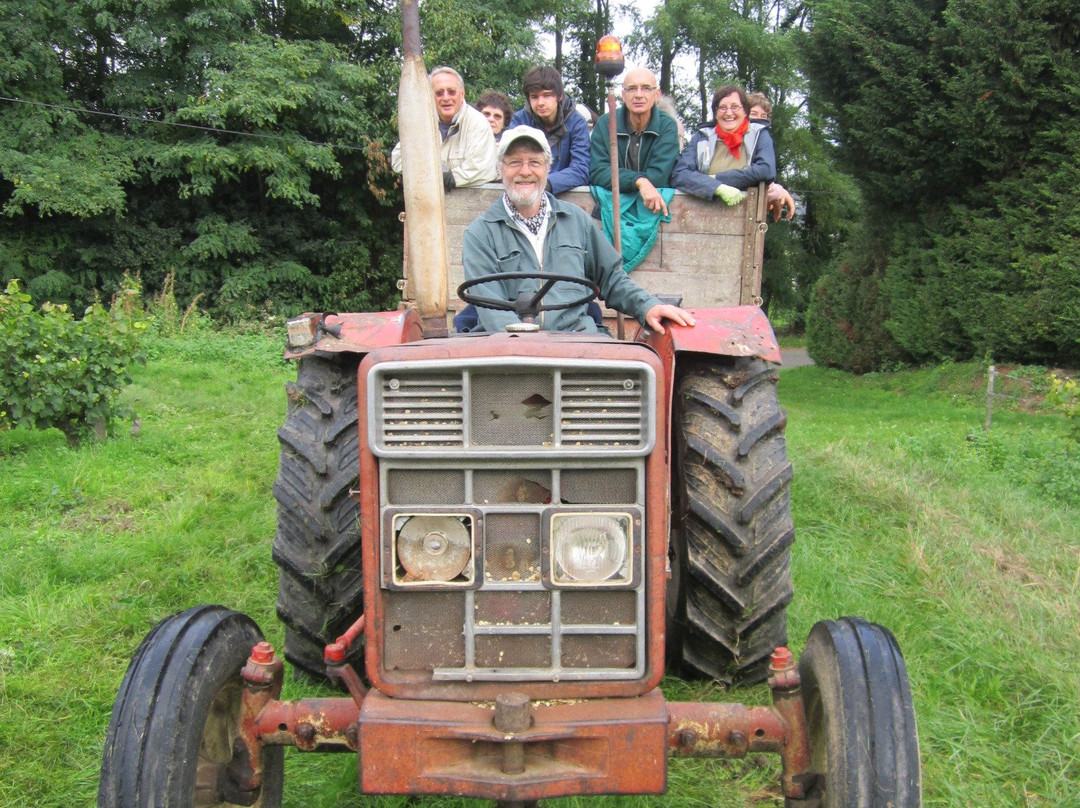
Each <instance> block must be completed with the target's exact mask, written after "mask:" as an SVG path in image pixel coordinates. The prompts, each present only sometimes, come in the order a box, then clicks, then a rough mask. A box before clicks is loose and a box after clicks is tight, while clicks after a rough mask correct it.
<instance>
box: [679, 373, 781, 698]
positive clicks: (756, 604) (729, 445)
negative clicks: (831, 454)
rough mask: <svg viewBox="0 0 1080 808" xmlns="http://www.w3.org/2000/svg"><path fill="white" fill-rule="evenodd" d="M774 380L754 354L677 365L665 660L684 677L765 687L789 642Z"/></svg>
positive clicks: (779, 438) (775, 379)
mask: <svg viewBox="0 0 1080 808" xmlns="http://www.w3.org/2000/svg"><path fill="white" fill-rule="evenodd" d="M777 381H778V375H777V372H776V370H775V368H774V367H772V366H771V365H769V364H767V363H766V362H763V361H762V360H760V359H753V358H728V357H706V358H700V359H696V360H689V361H688V362H686V363H685V364H684V365H683V367H681V368H680V369H679V370H678V378H677V380H676V390H675V401H674V406H673V410H674V411H673V423H672V436H673V442H674V458H673V467H672V478H673V483H672V485H673V491H672V509H673V512H672V535H671V543H670V548H671V550H670V552H671V569H672V579H671V581H670V583H669V585H668V598H667V617H668V619H667V658H668V664H669V666H671V668H672V669H673V671H674V672H678V673H680V674H682V675H683V676H688V677H691V678H705V679H713V680H716V681H719V682H723V683H724V684H729V685H730V684H753V683H756V682H760V681H762V680H763V679H765V678H766V677H767V676H768V664H769V655H770V654H771V653H772V651H773V649H774V648H776V647H777V646H780V645H784V644H785V643H786V642H787V604H788V603H789V602H790V601H791V595H792V587H791V573H790V559H791V544H792V542H793V541H794V539H795V530H794V527H793V526H792V521H791V500H790V483H791V463H790V462H788V459H787V447H786V444H785V440H784V427H785V425H786V423H787V414H786V413H785V412H784V411H783V410H782V409H781V408H780V403H779V400H778V398H777V394H776V383H777Z"/></svg>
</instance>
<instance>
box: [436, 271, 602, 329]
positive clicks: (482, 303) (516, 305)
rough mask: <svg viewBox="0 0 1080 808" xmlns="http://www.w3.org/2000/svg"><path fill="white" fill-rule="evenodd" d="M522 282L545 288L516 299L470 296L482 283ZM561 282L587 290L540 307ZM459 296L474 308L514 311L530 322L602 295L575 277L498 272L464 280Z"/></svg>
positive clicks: (583, 280)
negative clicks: (559, 301)
mask: <svg viewBox="0 0 1080 808" xmlns="http://www.w3.org/2000/svg"><path fill="white" fill-rule="evenodd" d="M523 280H537V281H543V286H541V287H540V288H539V289H538V290H537V291H536V292H529V291H527V290H523V291H521V292H520V293H519V294H518V296H517V299H516V300H500V299H498V298H494V297H482V296H480V295H474V294H470V293H469V289H472V288H473V287H474V286H479V285H480V284H482V283H488V282H489V281H523ZM559 281H566V282H567V283H576V284H577V285H578V286H583V287H585V290H586V291H585V293H584V294H582V295H581V296H580V297H578V298H575V299H574V300H571V301H569V302H567V303H553V304H551V305H543V304H541V301H542V300H543V299H544V295H546V294H547V293H548V292H550V291H551V287H553V286H554V285H555V284H556V283H558V282H559ZM457 294H458V297H460V298H461V299H462V300H463V301H465V302H466V303H471V304H472V305H473V306H479V307H480V308H484V309H494V310H495V311H512V312H514V313H515V314H516V315H517V316H518V317H520V318H521V322H523V323H531V322H533V321H534V320H535V319H536V315H537V314H539V313H540V312H542V311H559V310H561V309H572V308H573V307H574V306H582V305H584V304H586V303H590V302H592V301H593V300H596V298H597V297H599V296H600V287H599V286H597V285H596V284H595V283H593V282H592V281H590V280H587V279H585V278H580V277H577V276H576V275H550V274H548V273H546V272H495V273H492V274H491V275H481V276H480V277H479V278H473V279H472V280H471V281H465V283H463V284H461V286H459V287H458V289H457Z"/></svg>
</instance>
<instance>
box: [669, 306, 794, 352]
mask: <svg viewBox="0 0 1080 808" xmlns="http://www.w3.org/2000/svg"><path fill="white" fill-rule="evenodd" d="M689 311H690V313H691V314H693V315H694V320H695V321H696V323H697V324H696V325H695V326H693V327H692V328H681V327H674V328H669V329H665V330H666V331H667V332H668V333H670V334H671V342H672V348H673V349H674V352H675V353H677V354H678V353H684V352H692V353H701V354H719V355H721V356H756V357H758V358H759V359H764V360H765V361H767V362H776V363H779V362H780V343H778V342H777V341H776V335H775V334H773V330H772V326H771V325H770V324H769V318H768V317H766V316H765V312H763V311H762V310H761V309H759V308H758V307H757V306H730V307H727V308H721V309H711V308H710V309H705V308H692V309H689Z"/></svg>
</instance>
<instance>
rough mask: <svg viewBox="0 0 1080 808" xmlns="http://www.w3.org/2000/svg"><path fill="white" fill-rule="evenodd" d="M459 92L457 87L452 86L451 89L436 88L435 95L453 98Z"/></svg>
mask: <svg viewBox="0 0 1080 808" xmlns="http://www.w3.org/2000/svg"><path fill="white" fill-rule="evenodd" d="M457 94H458V91H457V88H456V87H450V88H449V89H446V90H436V91H435V97H436V98H442V97H443V96H450V97H451V98H453V97H454V96H456V95H457Z"/></svg>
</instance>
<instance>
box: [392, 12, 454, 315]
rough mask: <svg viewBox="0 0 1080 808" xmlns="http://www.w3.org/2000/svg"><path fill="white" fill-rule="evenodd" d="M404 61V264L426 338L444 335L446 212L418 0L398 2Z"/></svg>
mask: <svg viewBox="0 0 1080 808" xmlns="http://www.w3.org/2000/svg"><path fill="white" fill-rule="evenodd" d="M401 29H402V30H401V37H402V46H403V50H404V61H403V63H402V66H401V83H400V85H399V87H398V140H399V141H400V142H401V181H402V188H403V190H404V193H405V260H406V261H407V262H408V267H409V277H410V285H411V287H412V288H411V289H410V293H411V296H412V297H413V298H414V299H415V300H416V307H417V309H418V312H419V314H420V318H421V320H422V321H423V324H424V333H425V334H426V335H427V336H444V335H445V334H446V306H447V274H448V267H449V259H448V257H447V252H446V212H445V198H444V194H443V186H442V160H441V158H440V156H439V146H440V142H439V132H438V128H437V127H436V124H435V120H436V116H435V100H434V98H433V97H432V95H431V85H430V83H429V81H428V75H427V70H426V69H425V67H424V57H423V53H422V51H421V47H420V9H419V2H418V0H401Z"/></svg>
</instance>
